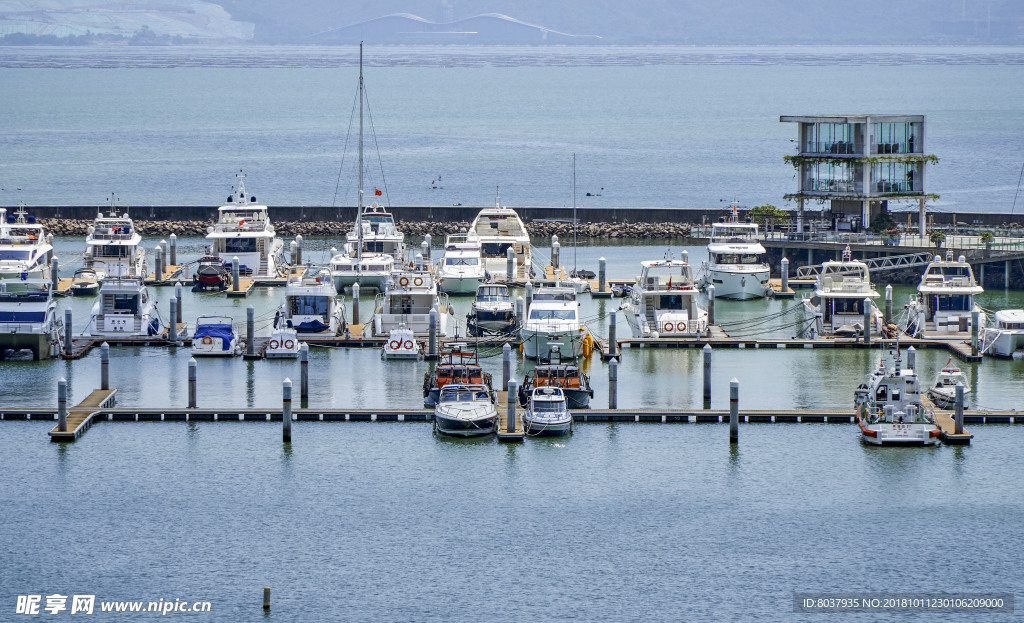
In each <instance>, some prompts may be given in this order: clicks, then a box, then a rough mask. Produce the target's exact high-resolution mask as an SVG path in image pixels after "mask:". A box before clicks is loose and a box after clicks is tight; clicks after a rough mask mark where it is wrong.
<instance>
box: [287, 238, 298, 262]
mask: <svg viewBox="0 0 1024 623" xmlns="http://www.w3.org/2000/svg"><path fill="white" fill-rule="evenodd" d="M296 247H298V245H297V244H296V242H295V241H294V240H292V241H291V242H289V243H288V260H289V263H291V265H292V266H298V265H299V263H298V261H297V260H298V258H299V255H298V251H296Z"/></svg>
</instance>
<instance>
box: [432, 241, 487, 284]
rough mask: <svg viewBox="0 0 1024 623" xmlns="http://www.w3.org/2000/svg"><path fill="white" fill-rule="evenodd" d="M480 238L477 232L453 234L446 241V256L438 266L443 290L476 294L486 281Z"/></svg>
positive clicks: (438, 276) (439, 282) (438, 280)
mask: <svg viewBox="0 0 1024 623" xmlns="http://www.w3.org/2000/svg"><path fill="white" fill-rule="evenodd" d="M486 277H487V271H485V270H484V264H483V258H482V256H481V252H480V239H479V238H477V237H476V235H475V234H451V235H449V236H447V237H446V238H445V241H444V256H443V257H442V258H441V260H440V262H439V264H438V266H437V283H438V288H440V290H441V292H447V293H448V294H474V293H476V291H477V288H478V287H479V286H480V284H482V283H484V281H485V280H486Z"/></svg>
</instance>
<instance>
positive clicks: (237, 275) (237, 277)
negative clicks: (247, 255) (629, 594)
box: [231, 255, 242, 292]
mask: <svg viewBox="0 0 1024 623" xmlns="http://www.w3.org/2000/svg"><path fill="white" fill-rule="evenodd" d="M241 279H242V269H241V267H240V266H239V265H238V256H237V255H236V256H234V257H233V258H231V289H232V290H234V291H235V292H238V288H239V286H240V285H241V284H239V283H238V282H239V281H241Z"/></svg>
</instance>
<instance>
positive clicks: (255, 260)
mask: <svg viewBox="0 0 1024 623" xmlns="http://www.w3.org/2000/svg"><path fill="white" fill-rule="evenodd" d="M236 177H238V189H237V190H236V189H234V188H232V192H231V194H230V195H228V199H227V203H226V204H225V205H222V206H221V207H219V208H218V209H217V223H216V224H215V225H213V226H211V227H207V228H206V231H207V234H206V239H207V240H208V241H210V249H209V255H216V256H217V257H219V258H220V259H221V260H222V261H223V265H224V268H225V269H227V271H228V272H231V271H232V270H233V267H232V262H233V261H234V258H236V257H237V258H238V265H239V270H238V272H239V275H241V276H244V277H268V278H277V277H280V276H281V275H283V274H284V272H285V269H286V268H287V264H286V262H285V258H284V242H283V241H282V240H281V239H280V238H278V237H277V234H276V233H275V232H274V227H273V225H271V223H270V216H269V211H268V209H267V206H265V205H263V204H258V203H256V197H255V196H254V195H246V192H245V181H244V180H245V174H244V173H241V172H239V173H237V174H236Z"/></svg>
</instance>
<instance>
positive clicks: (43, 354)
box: [0, 331, 55, 360]
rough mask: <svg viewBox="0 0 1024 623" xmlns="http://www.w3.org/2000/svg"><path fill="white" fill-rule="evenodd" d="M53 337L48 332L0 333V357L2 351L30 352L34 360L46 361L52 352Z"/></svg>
mask: <svg viewBox="0 0 1024 623" xmlns="http://www.w3.org/2000/svg"><path fill="white" fill-rule="evenodd" d="M53 348H54V340H53V336H52V335H51V334H50V333H48V332H42V333H32V332H28V331H26V332H3V333H0V357H2V355H3V351H4V350H13V351H15V352H16V351H19V350H30V351H32V358H33V359H35V360H39V359H48V358H49V357H52V356H53V355H54V354H55V353H54V352H53Z"/></svg>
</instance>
